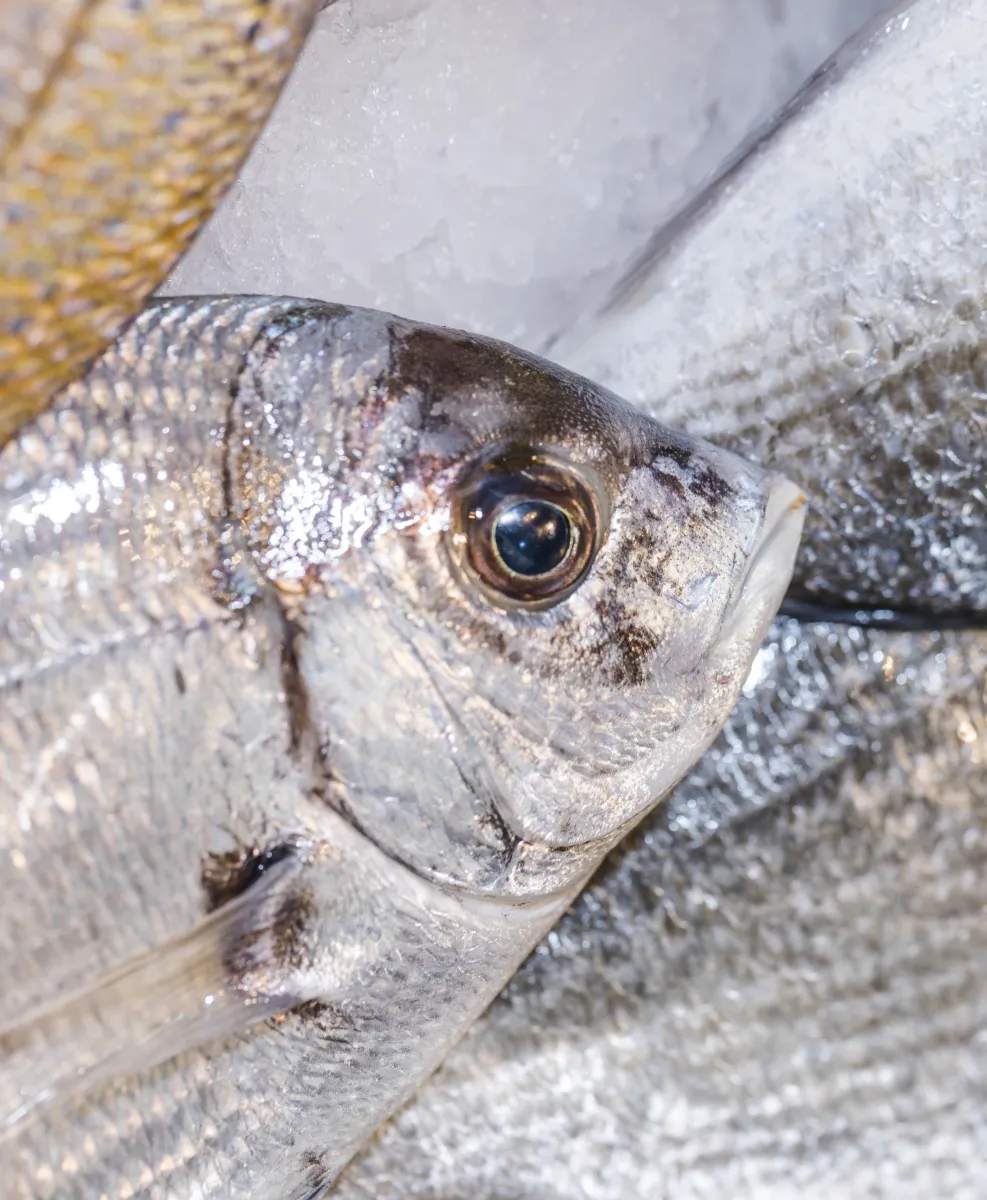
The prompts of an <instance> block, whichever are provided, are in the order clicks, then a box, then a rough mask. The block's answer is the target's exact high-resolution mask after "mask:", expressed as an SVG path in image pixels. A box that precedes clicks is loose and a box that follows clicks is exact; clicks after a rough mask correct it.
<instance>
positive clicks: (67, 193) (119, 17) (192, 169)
mask: <svg viewBox="0 0 987 1200" xmlns="http://www.w3.org/2000/svg"><path fill="white" fill-rule="evenodd" d="M316 9H317V5H316V3H314V2H313V0H274V2H273V3H267V2H266V0H258V2H256V3H252V2H250V0H246V2H244V0H222V2H221V3H218V4H212V5H210V6H209V7H208V9H203V7H202V5H201V4H196V3H188V2H186V0H150V2H149V3H140V4H131V3H127V2H126V0H94V2H90V3H76V2H75V0H2V3H0V45H2V47H3V61H2V65H0V444H2V443H3V442H4V441H5V440H6V439H7V438H8V437H9V436H10V435H11V433H12V432H13V431H14V430H15V429H16V428H17V426H18V425H19V424H20V423H21V422H22V421H24V420H26V419H27V418H28V417H30V416H33V415H34V414H35V413H36V412H37V411H38V410H39V409H40V408H41V407H42V406H43V405H44V404H45V403H46V402H47V401H48V400H49V399H50V398H51V396H52V395H53V393H54V392H55V391H56V390H57V389H58V388H59V387H60V386H61V385H63V384H64V383H66V382H67V381H68V380H70V379H72V378H74V376H75V375H76V374H78V373H80V372H81V371H82V369H83V367H84V366H85V365H86V363H87V362H88V361H90V360H91V359H92V358H94V357H95V355H96V354H98V353H99V352H100V351H101V350H102V349H103V348H104V347H105V346H106V345H107V344H108V343H109V342H110V341H111V340H112V338H113V337H115V336H116V334H117V333H118V332H119V330H120V328H121V326H122V325H123V323H124V322H125V321H126V320H128V319H129V318H130V317H132V316H133V315H134V314H135V313H136V312H137V311H138V310H139V309H140V306H141V304H142V303H143V302H144V300H145V299H146V298H147V296H148V295H149V294H150V293H151V292H152V291H153V289H154V288H155V287H156V286H157V285H158V284H159V283H160V282H161V280H162V279H163V278H164V277H165V276H166V274H167V273H168V271H169V270H170V269H171V267H172V266H173V265H174V263H175V262H176V261H177V259H178V258H179V256H180V255H181V254H182V252H183V251H184V250H185V249H186V248H187V247H188V245H189V243H190V242H191V239H192V236H193V235H194V234H195V232H196V231H197V230H198V228H199V226H200V225H201V224H202V222H203V221H205V219H206V218H207V217H208V216H209V214H210V213H211V212H212V210H213V208H214V207H215V206H216V204H217V203H218V202H219V200H220V199H221V197H222V196H223V194H224V192H225V191H226V189H227V188H228V187H229V185H230V184H231V183H232V182H233V179H234V176H235V174H236V172H237V170H238V169H239V166H240V164H241V162H242V161H243V158H244V157H245V155H246V153H247V151H248V150H249V149H250V146H251V144H252V143H253V140H254V138H255V137H256V135H257V134H258V133H259V132H260V129H261V126H262V124H263V122H264V120H265V119H266V117H267V115H268V113H269V112H270V110H271V107H272V105H273V104H274V101H275V100H276V98H277V96H278V93H279V91H280V89H281V85H282V83H283V82H284V80H285V78H286V77H287V74H288V71H289V70H290V68H291V66H292V64H293V62H294V60H295V58H296V56H297V54H298V52H299V50H300V49H301V45H302V42H303V40H304V37H305V34H306V32H307V30H308V27H309V25H310V23H311V21H312V19H313V18H314V16H315V12H316Z"/></svg>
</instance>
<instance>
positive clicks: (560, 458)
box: [246, 311, 804, 894]
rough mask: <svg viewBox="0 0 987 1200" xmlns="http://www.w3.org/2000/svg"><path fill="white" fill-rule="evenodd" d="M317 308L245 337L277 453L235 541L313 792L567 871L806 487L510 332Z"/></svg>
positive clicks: (702, 706) (722, 688)
mask: <svg viewBox="0 0 987 1200" xmlns="http://www.w3.org/2000/svg"><path fill="white" fill-rule="evenodd" d="M330 324H331V328H329V329H328V331H327V328H326V327H325V325H323V328H322V332H321V333H318V332H313V331H312V330H308V331H307V332H304V333H303V332H301V331H299V330H295V331H293V332H292V334H291V336H290V337H289V338H288V340H287V341H284V339H282V342H283V344H281V345H280V346H279V348H277V350H276V351H271V350H270V349H268V350H266V351H265V355H266V360H265V361H264V362H263V363H261V364H260V365H259V367H258V370H257V372H255V374H254V377H252V379H251V380H250V381H249V387H248V391H251V390H252V394H253V395H254V397H255V398H254V400H253V401H246V403H248V405H249V404H250V403H252V404H253V405H254V407H255V410H256V411H257V412H258V413H261V412H264V411H267V412H268V414H270V413H271V412H273V413H274V414H276V420H275V424H276V426H277V429H276V432H275V433H274V434H273V437H274V447H273V450H274V452H275V453H276V454H278V455H280V456H281V459H282V460H283V462H284V463H287V464H288V466H287V467H286V468H285V467H283V466H282V467H281V468H279V478H280V477H281V476H284V477H285V478H284V481H283V483H279V484H278V485H277V486H275V487H273V488H272V487H268V488H266V489H264V494H265V496H266V500H265V501H264V503H262V504H261V505H260V508H261V509H262V510H263V509H264V508H265V507H266V508H267V509H271V506H272V503H273V508H274V511H273V513H272V512H269V513H268V515H267V517H265V518H264V519H263V520H260V521H259V522H258V521H257V520H256V519H255V520H253V521H252V525H251V528H252V535H251V537H252V552H253V553H254V556H255V558H256V559H257V561H258V562H259V563H260V564H261V567H262V570H263V572H264V574H265V575H266V577H267V579H268V580H270V581H273V582H274V583H275V584H276V585H277V586H279V587H280V588H281V590H282V592H283V594H285V595H286V596H287V597H288V607H289V610H290V612H291V620H292V621H293V622H294V623H295V627H296V629H297V634H296V637H295V639H294V644H295V648H296V654H297V656H298V671H299V677H300V678H301V680H302V681H303V684H304V688H305V691H306V705H305V707H306V712H307V713H308V715H309V719H310V720H311V722H312V725H313V729H314V732H315V736H317V738H318V740H319V743H320V746H321V748H322V756H323V762H324V766H325V772H326V780H327V783H326V785H325V789H324V794H325V796H326V798H327V800H328V802H329V803H331V804H333V805H334V806H335V807H336V808H337V809H339V810H340V811H342V812H344V813H345V814H346V815H347V816H348V817H349V818H350V819H351V820H352V821H353V822H354V823H355V824H356V825H357V826H358V827H359V828H361V829H362V830H364V831H365V832H367V834H368V835H369V836H371V837H372V838H373V840H374V841H375V842H376V843H377V844H378V845H380V846H382V847H383V848H385V849H386V850H387V852H388V853H390V854H392V855H393V856H394V857H396V858H398V859H399V860H401V861H403V862H405V863H406V864H407V865H409V866H411V867H412V868H413V869H415V870H416V871H418V872H419V873H421V874H424V875H425V876H427V877H429V878H433V879H435V880H437V881H439V882H441V883H444V884H447V885H455V886H460V887H465V888H467V889H470V890H473V891H478V892H490V891H493V892H499V893H514V894H530V893H532V892H538V891H545V890H552V889H557V888H564V887H566V886H568V885H569V884H570V883H571V882H572V879H573V878H574V876H575V875H580V876H581V875H583V874H585V871H586V870H587V869H588V868H587V863H588V862H590V861H592V862H595V861H596V859H598V858H599V856H600V855H601V854H602V853H603V852H605V850H606V849H607V848H608V847H609V846H610V845H612V844H613V843H614V841H616V840H617V838H619V837H620V836H621V835H622V833H623V832H624V831H625V830H626V829H627V828H628V827H629V826H630V825H632V824H633V823H634V822H635V821H637V820H638V819H640V817H641V816H643V815H644V814H645V813H646V812H647V811H648V810H649V809H650V808H651V807H652V806H653V805H654V804H655V803H656V802H657V801H658V800H660V799H661V798H662V797H663V796H664V795H666V794H667V793H668V791H669V790H670V789H671V788H672V787H673V786H674V785H675V784H676V783H677V782H678V781H679V780H680V779H681V778H682V776H683V775H684V774H685V772H686V771H688V769H689V768H690V767H691V766H692V765H693V764H694V763H695V761H696V760H697V759H698V757H699V756H700V755H701V754H702V752H703V751H704V750H705V749H706V747H707V746H708V745H709V743H710V742H711V741H712V739H713V738H714V737H715V735H716V733H717V732H718V731H719V729H720V727H721V725H722V724H723V722H724V720H725V719H726V717H727V715H728V713H729V712H730V710H731V708H732V707H733V705H734V702H735V700H736V698H737V696H738V694H739V692H740V689H741V687H742V685H743V683H744V680H745V678H746V676H747V674H748V672H749V669H750V665H751V662H752V660H753V657H754V655H755V653H756V651H757V648H758V646H759V644H760V642H761V640H762V638H763V636H764V634H765V631H766V629H767V626H768V624H769V623H770V621H771V618H772V617H773V615H774V613H775V611H776V610H777V607H778V605H779V604H780V602H781V599H782V596H783V594H784V592H785V589H786V586H787V584H788V581H789V578H790V575H791V570H792V566H793V561H794V556H795V552H796V549H797V545H798V541H799V535H800V530H801V524H802V517H803V513H802V506H803V502H804V497H803V496H802V494H801V492H800V491H799V489H798V488H797V487H795V486H794V485H793V484H791V483H790V482H788V481H787V480H785V479H783V478H780V477H779V476H777V475H772V474H769V473H766V472H764V471H762V470H760V469H759V468H758V467H756V466H753V465H751V464H749V463H746V462H744V461H742V460H741V459H739V458H737V457H735V456H733V455H731V454H729V453H727V452H726V451H723V450H720V449H718V448H716V447H714V446H712V445H709V444H707V443H704V442H701V441H699V440H695V439H691V438H687V437H683V436H681V435H679V434H677V433H674V432H672V431H671V430H669V429H666V428H664V427H663V426H661V425H660V424H658V423H657V422H655V421H653V420H651V419H649V418H647V417H645V416H643V415H642V414H640V413H638V412H637V411H635V410H634V409H632V408H631V407H629V406H628V405H627V404H625V403H624V402H623V401H621V400H619V399H618V398H617V397H615V396H613V395H611V394H609V393H608V392H606V391H605V390H603V389H601V388H599V387H596V386H595V385H593V384H591V383H590V382H588V381H587V380H585V379H582V378H579V377H578V376H575V375H572V374H569V373H568V372H566V371H564V370H562V369H560V368H557V367H555V366H553V365H552V364H550V363H547V362H545V361H543V360H541V359H538V358H535V357H533V356H530V355H527V354H525V353H522V352H520V351H518V350H516V349H514V348H511V347H508V346H504V345H501V344H499V343H496V342H493V341H489V340H486V339H483V338H479V337H474V336H471V335H468V334H460V333H453V332H450V331H448V330H442V329H435V328H431V327H425V326H420V325H413V324H411V323H408V322H403V321H399V320H397V319H394V318H390V319H387V320H385V319H384V318H382V317H379V316H377V315H373V314H369V313H359V312H352V311H351V312H350V313H348V314H347V315H345V316H338V317H336V318H335V319H334V320H333V321H332V322H331V323H330ZM306 339H307V341H306ZM286 395H287V396H289V397H291V399H290V400H289V402H288V403H287V404H286V401H285V397H286ZM259 424H262V420H261V419H259V418H258V419H255V420H253V421H252V422H251V428H256V427H257V426H258V425H259ZM246 440H247V441H248V442H249V441H250V437H248V438H247V439H246ZM264 454H265V455H266V459H270V458H271V451H265V452H264ZM265 471H269V468H268V467H266V466H263V465H261V466H259V467H258V465H257V464H256V463H255V465H254V468H253V471H252V478H253V479H254V480H255V481H256V479H257V478H258V477H259V476H264V473H265ZM255 507H256V506H255ZM248 524H249V522H248ZM293 529H294V531H295V532H294V533H292V532H291V531H292V530H293Z"/></svg>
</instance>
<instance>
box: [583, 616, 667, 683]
mask: <svg viewBox="0 0 987 1200" xmlns="http://www.w3.org/2000/svg"><path fill="white" fill-rule="evenodd" d="M598 612H599V616H600V621H601V623H602V625H603V630H604V636H603V638H602V639H601V640H600V641H598V642H597V643H596V644H595V645H594V647H593V653H594V654H595V655H596V656H597V657H598V658H599V659H600V660H601V665H602V666H603V667H604V669H605V670H606V671H607V674H608V676H609V680H610V682H611V683H613V684H614V685H615V686H617V687H639V686H640V685H641V684H643V683H646V682H647V680H648V669H647V668H648V666H649V665H650V661H651V657H652V655H653V654H654V652H655V650H657V649H658V646H659V639H658V637H657V636H656V635H655V634H654V633H653V632H652V631H651V630H650V629H648V628H647V626H645V625H639V624H638V623H637V622H635V621H634V620H633V619H632V618H631V617H630V616H629V615H628V612H627V609H626V608H625V607H624V605H622V604H620V603H619V602H617V601H614V600H611V601H608V602H607V603H606V604H601V605H600V607H599V610H598Z"/></svg>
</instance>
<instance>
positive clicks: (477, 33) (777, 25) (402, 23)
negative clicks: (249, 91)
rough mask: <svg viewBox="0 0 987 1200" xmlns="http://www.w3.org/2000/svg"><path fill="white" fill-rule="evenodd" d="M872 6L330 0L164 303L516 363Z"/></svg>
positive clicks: (602, 292)
mask: <svg viewBox="0 0 987 1200" xmlns="http://www.w3.org/2000/svg"><path fill="white" fill-rule="evenodd" d="M884 6H885V3H884V0H528V2H527V3H522V4H513V5H509V6H508V5H504V4H503V3H500V2H498V0H338V2H337V3H336V4H334V5H333V6H332V7H331V8H329V9H327V10H326V11H324V12H323V13H322V14H321V16H320V18H319V21H318V24H317V26H316V29H315V31H314V33H313V35H312V38H311V40H310V42H309V44H308V46H307V48H306V50H305V53H304V55H303V57H302V60H301V61H300V63H299V64H298V67H297V69H296V71H295V74H294V76H293V78H292V80H291V82H290V83H289V85H288V87H287V89H286V91H285V94H284V95H283V97H282V100H281V103H280V104H279V106H278V108H277V110H276V112H275V114H274V116H273V118H272V120H271V122H270V124H269V125H268V128H267V130H266V131H265V133H264V136H263V137H262V139H261V141H260V143H259V144H258V146H257V147H256V149H255V151H254V153H253V155H252V156H251V158H250V160H249V162H248V163H247V165H246V168H245V170H244V171H243V173H242V175H241V178H240V180H239V182H238V183H237V184H236V185H235V187H234V189H233V191H232V192H231V194H230V195H229V197H228V198H227V201H226V203H225V204H224V205H223V207H222V208H221V210H220V211H219V213H218V214H217V215H216V217H215V218H214V220H213V221H212V223H211V224H210V225H209V227H208V228H207V229H206V230H205V231H204V233H203V234H202V236H200V238H199V239H198V241H197V242H196V244H195V246H194V247H193V249H192V250H191V252H190V253H189V254H188V256H187V257H186V259H185V260H184V262H183V263H182V264H181V265H180V266H179V268H178V270H177V271H176V273H175V275H174V276H173V277H172V279H171V280H170V281H169V283H168V285H167V287H166V290H167V291H169V292H172V293H178V292H195V293H202V292H236V291H240V292H242V291H250V292H273V293H287V294H295V295H304V296H313V297H318V298H321V299H327V300H337V301H343V302H347V303H351V304H364V305H369V306H371V307H375V308H384V309H389V310H391V311H395V312H399V313H401V314H402V315H405V316H409V317H416V318H419V319H423V320H430V321H435V322H438V323H441V324H448V325H453V326H458V327H463V328H469V329H474V330H479V331H482V332H485V333H490V334H493V335H496V336H499V337H503V338H506V339H508V340H510V341H514V342H518V343H520V344H522V345H525V346H527V347H529V348H532V349H541V348H543V347H544V346H545V344H546V342H547V341H548V340H549V339H550V338H551V337H552V335H553V334H555V333H557V332H559V331H560V330H562V329H564V328H567V327H568V326H569V325H570V324H571V323H572V321H573V320H574V319H575V318H577V317H578V316H579V315H581V314H582V313H584V312H586V311H588V310H591V309H593V308H595V307H596V306H597V305H598V304H599V303H600V301H601V300H602V299H603V298H604V297H605V296H606V294H607V292H608V291H609V289H610V287H611V286H612V285H613V284H614V282H615V281H616V280H617V279H618V278H619V276H620V274H621V272H622V269H623V267H624V266H625V265H626V264H627V262H628V261H629V260H630V259H632V258H633V257H634V255H635V253H636V252H637V251H638V250H639V249H640V248H641V246H642V245H644V243H645V242H646V241H647V239H648V237H649V235H650V234H651V233H652V232H653V231H654V229H655V228H656V227H658V226H660V225H661V224H663V223H664V221H665V220H666V219H667V218H668V217H669V216H670V215H671V214H672V213H673V212H674V211H675V210H676V209H677V208H678V207H679V206H680V205H681V203H682V202H683V200H684V199H685V198H687V197H688V196H689V195H690V194H691V193H692V192H694V191H695V189H696V188H697V187H698V185H699V184H700V183H701V182H702V180H703V179H704V178H705V177H706V176H708V175H709V174H710V173H711V172H712V171H713V170H715V168H716V167H717V166H718V165H719V163H720V162H721V161H722V160H723V158H724V157H725V156H726V155H727V154H729V153H730V151H731V150H732V149H733V148H734V147H735V146H736V145H737V143H738V142H740V141H741V140H742V139H743V138H744V136H745V135H746V134H748V133H749V132H750V130H751V129H752V128H754V127H755V126H756V125H757V124H759V123H760V122H761V121H763V120H764V119H766V118H767V117H768V116H770V115H771V114H772V113H773V112H774V111H775V110H776V109H777V108H778V106H779V105H780V104H781V103H782V102H783V101H784V100H785V99H786V98H788V96H790V95H791V94H792V92H793V91H794V90H795V89H796V88H797V87H798V86H799V85H800V83H801V82H802V81H803V80H804V79H805V77H806V76H807V75H808V74H809V73H810V72H811V71H812V70H813V69H814V68H815V67H816V66H817V65H818V64H819V63H820V62H821V61H822V60H823V59H824V58H825V57H826V56H827V55H828V54H829V53H830V52H832V51H833V50H834V49H835V48H836V47H837V46H838V45H839V44H840V42H841V41H842V40H843V39H844V38H845V37H846V36H847V35H848V34H849V33H851V32H852V31H853V30H854V29H856V28H857V27H858V26H859V25H861V24H862V23H864V22H865V21H866V20H867V19H869V18H870V17H872V16H873V15H874V14H875V13H876V12H877V11H879V10H880V9H881V8H883V7H884Z"/></svg>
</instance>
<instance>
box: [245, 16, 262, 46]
mask: <svg viewBox="0 0 987 1200" xmlns="http://www.w3.org/2000/svg"><path fill="white" fill-rule="evenodd" d="M260 30H261V22H260V21H254V23H253V25H251V26H250V28H249V29H248V30H247V39H246V40H247V45H248V46H249V45H250V44H251V42H253V41H254V39H255V38H256V37H257V35H258V33H260Z"/></svg>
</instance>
